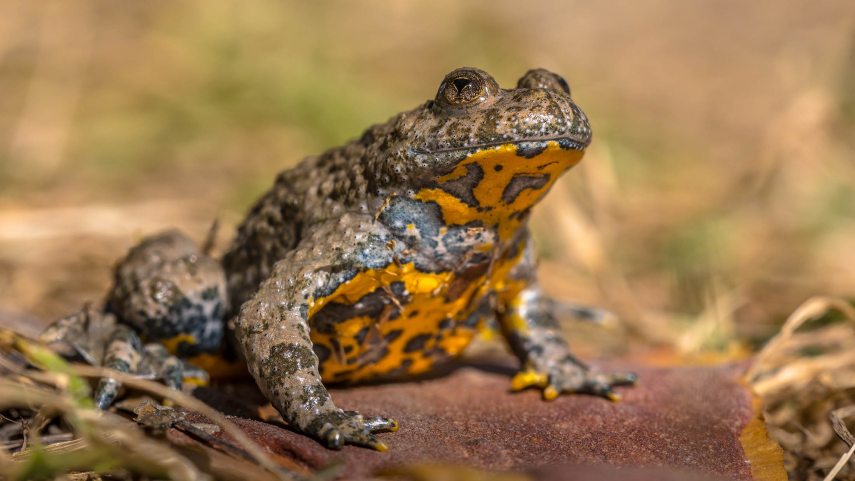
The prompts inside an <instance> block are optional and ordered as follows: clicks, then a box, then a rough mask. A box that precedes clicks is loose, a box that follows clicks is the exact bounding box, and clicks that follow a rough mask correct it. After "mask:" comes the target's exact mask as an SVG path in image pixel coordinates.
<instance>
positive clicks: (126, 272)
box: [106, 230, 228, 358]
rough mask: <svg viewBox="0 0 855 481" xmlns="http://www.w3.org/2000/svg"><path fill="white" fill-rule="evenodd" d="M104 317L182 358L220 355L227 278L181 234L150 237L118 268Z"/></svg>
mask: <svg viewBox="0 0 855 481" xmlns="http://www.w3.org/2000/svg"><path fill="white" fill-rule="evenodd" d="M106 309H107V311H108V312H111V313H113V314H115V315H116V317H117V318H118V319H119V322H121V323H123V324H127V325H129V326H132V327H133V328H134V329H135V330H136V331H137V332H138V333H139V334H140V337H141V338H142V340H143V341H145V342H159V343H162V344H163V345H164V346H166V348H167V349H168V350H169V351H170V352H171V353H172V354H175V355H177V356H180V357H182V358H189V357H192V356H196V355H199V354H206V353H217V352H219V351H220V350H221V349H222V347H223V346H222V344H223V338H224V330H225V329H224V327H225V322H224V317H225V313H226V311H227V310H228V302H227V294H226V280H225V273H224V271H223V269H222V267H221V266H220V264H219V263H218V262H217V261H216V260H214V259H213V258H211V257H209V256H207V255H206V254H204V253H203V252H202V250H201V249H200V248H199V246H198V245H197V244H196V243H195V242H193V241H192V240H191V239H189V238H188V237H186V236H185V235H184V234H182V233H180V232H178V231H175V230H171V231H166V232H162V233H159V234H155V235H152V236H150V237H147V238H145V239H143V240H142V242H140V243H139V244H138V245H137V246H135V247H134V248H132V249H131V250H130V251H129V252H128V254H127V256H125V258H124V259H122V260H121V261H120V262H119V264H118V265H117V266H116V273H115V279H114V283H113V288H112V289H111V290H110V293H109V295H108V302H107V308H106Z"/></svg>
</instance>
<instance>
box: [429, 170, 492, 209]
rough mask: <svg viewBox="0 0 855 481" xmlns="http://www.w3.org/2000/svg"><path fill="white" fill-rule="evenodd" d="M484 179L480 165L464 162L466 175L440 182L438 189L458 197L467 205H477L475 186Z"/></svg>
mask: <svg viewBox="0 0 855 481" xmlns="http://www.w3.org/2000/svg"><path fill="white" fill-rule="evenodd" d="M483 179H484V169H482V168H481V166H480V165H478V164H475V163H472V164H466V175H464V176H463V177H458V178H457V179H454V180H449V181H447V182H441V183H440V184H439V185H438V186H439V188H440V189H442V190H444V191H445V192H448V193H449V194H451V195H453V196H454V197H457V198H458V199H460V200H461V201H462V202H463V203H465V204H466V205H468V206H469V207H478V206H479V203H478V199H476V198H475V187H478V184H480V183H481V180H483Z"/></svg>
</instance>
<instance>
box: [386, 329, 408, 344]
mask: <svg viewBox="0 0 855 481" xmlns="http://www.w3.org/2000/svg"><path fill="white" fill-rule="evenodd" d="M403 333H404V330H403V329H395V330H394V331H389V332H388V333H386V335H385V336H384V339H386V342H387V343H391V342H392V341H394V340H395V339H397V338H399V337H401V334H403Z"/></svg>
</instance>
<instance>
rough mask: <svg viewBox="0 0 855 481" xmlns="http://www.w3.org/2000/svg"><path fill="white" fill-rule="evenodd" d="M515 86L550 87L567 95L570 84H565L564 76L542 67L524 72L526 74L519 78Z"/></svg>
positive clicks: (530, 87)
mask: <svg viewBox="0 0 855 481" xmlns="http://www.w3.org/2000/svg"><path fill="white" fill-rule="evenodd" d="M517 88H528V89H552V90H556V91H561V92H564V93H565V94H568V95H569V94H570V86H569V85H567V81H566V80H564V77H562V76H560V75H558V74H557V73H552V72H550V71H549V70H546V69H542V68H537V69H533V70H529V71H528V72H526V74H525V75H523V76H522V78H520V80H519V82H517Z"/></svg>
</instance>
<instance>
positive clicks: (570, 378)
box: [48, 68, 634, 450]
mask: <svg viewBox="0 0 855 481" xmlns="http://www.w3.org/2000/svg"><path fill="white" fill-rule="evenodd" d="M590 139H591V131H590V128H589V126H588V121H587V118H586V117H585V115H584V114H583V113H582V111H581V110H580V109H579V108H578V107H577V106H576V104H575V103H574V102H573V100H572V99H571V97H570V89H569V87H568V86H567V83H566V82H565V81H564V79H562V78H561V77H559V76H558V75H555V74H553V73H551V72H548V71H546V70H532V71H529V72H528V73H526V75H524V76H523V77H522V78H521V79H520V80H519V82H518V84H517V87H516V88H514V89H501V88H500V87H499V86H498V84H497V83H496V81H495V80H494V79H493V78H492V77H490V76H489V75H488V74H486V73H485V72H483V71H481V70H478V69H473V68H463V69H458V70H455V71H453V72H451V73H450V74H448V75H447V76H446V78H445V79H444V80H443V81H442V83H441V85H440V87H439V91H438V92H437V95H436V97H435V98H434V99H433V100H430V101H428V102H426V103H424V104H423V105H421V106H419V107H417V108H415V109H413V110H411V111H409V112H404V113H401V114H399V115H397V116H395V117H393V118H391V119H390V120H389V121H388V122H386V123H384V124H379V125H375V126H373V127H371V128H369V129H368V130H367V131H365V133H364V134H363V135H362V136H361V137H360V138H359V139H357V140H355V141H353V142H350V143H348V144H346V145H344V146H342V147H339V148H335V149H331V150H329V151H327V152H325V153H323V154H321V155H319V156H316V157H310V158H307V159H305V160H304V161H303V162H301V163H300V164H298V165H297V166H296V167H294V168H293V169H290V170H287V171H285V172H282V173H281V174H280V175H279V176H278V177H277V179H276V181H275V183H274V185H273V187H272V188H271V189H270V190H269V191H268V192H267V193H265V194H264V195H263V196H262V197H261V198H260V199H259V200H258V202H257V203H256V204H255V206H254V207H253V208H252V209H251V211H250V212H249V214H248V215H247V217H246V219H245V221H244V222H243V223H242V224H241V226H240V227H239V230H238V234H237V236H236V238H235V239H234V241H233V242H232V244H231V246H230V248H229V249H228V251H227V252H226V254H225V255H224V257H223V258H222V260H221V265H222V270H221V269H220V268H219V267H218V266H217V265H216V264H215V263H214V262H213V261H212V260H211V259H209V258H208V257H206V256H205V255H203V254H201V253H199V252H198V249H197V248H196V246H195V245H194V244H193V243H192V242H191V241H189V240H188V239H186V238H185V237H183V236H182V235H181V234H179V233H177V232H168V233H164V234H161V235H159V236H154V237H152V238H149V239H146V240H145V241H143V243H142V244H140V246H138V247H136V248H135V249H133V250H132V251H131V252H130V253H129V255H128V257H127V258H126V259H125V260H123V261H122V262H121V263H120V264H119V266H118V268H117V270H116V282H115V286H114V289H113V290H112V292H111V294H110V301H109V304H108V314H107V315H108V316H109V315H111V314H115V316H116V317H118V319H119V322H121V323H123V324H125V325H130V326H133V327H134V328H135V329H136V330H137V332H139V333H140V334H141V336H142V337H143V339H144V340H145V341H152V340H162V341H169V340H170V339H173V340H174V339H175V337H176V336H181V335H184V334H190V335H191V338H192V339H193V342H189V343H185V344H182V345H181V348H180V349H179V351H180V352H179V353H178V354H181V355H187V354H194V353H198V352H211V351H212V350H213V349H215V347H216V346H217V345H219V344H220V340H221V338H222V326H223V317H222V316H223V311H224V310H225V308H226V306H227V305H228V306H231V312H230V313H229V314H228V318H231V319H233V328H234V337H235V339H236V341H237V344H238V346H237V348H238V350H239V352H240V353H241V354H242V356H243V358H244V359H245V361H246V364H247V366H248V369H249V371H250V373H251V374H252V376H253V377H254V378H255V380H256V382H257V383H258V386H259V387H260V388H261V390H262V391H263V392H264V394H265V395H266V396H267V398H268V399H269V400H270V401H271V403H272V404H273V405H274V406H275V407H276V409H277V410H278V411H279V412H280V413H281V414H282V416H283V417H284V418H285V419H286V420H287V421H288V422H289V423H290V424H291V425H292V426H294V427H295V428H297V429H299V430H300V431H302V432H304V433H306V434H308V435H310V436H313V437H315V438H316V439H319V440H321V441H323V442H325V443H326V444H327V445H328V446H330V447H333V448H339V447H341V446H342V445H344V444H347V443H350V444H358V445H363V446H368V447H374V448H376V449H381V450H382V449H385V446H384V445H383V444H382V443H381V442H380V441H378V440H377V438H376V437H375V436H374V433H376V432H378V431H383V430H394V429H396V428H397V424H396V423H395V422H394V421H392V420H391V419H387V418H384V417H364V416H362V415H360V414H359V413H356V412H352V411H343V410H341V409H339V408H338V407H336V405H335V404H334V402H333V400H332V399H331V397H330V395H329V393H328V392H327V390H326V388H325V387H324V384H323V382H322V379H328V378H330V379H331V380H333V381H336V380H342V381H346V380H347V377H348V376H349V375H351V374H353V373H356V372H358V371H359V370H360V369H367V368H370V367H371V366H372V365H378V366H379V365H380V363H381V362H382V361H389V360H393V359H394V360H396V359H401V362H400V365H399V366H392V367H391V368H388V367H384V368H383V369H387V370H386V371H385V372H381V373H379V374H378V376H381V377H382V376H387V375H388V376H394V375H397V374H406V373H407V372H408V371H407V369H408V368H409V367H410V366H412V365H413V364H414V363H416V362H422V365H424V363H425V362H426V361H425V360H428V361H429V365H433V364H434V363H435V362H439V361H441V360H442V359H444V358H447V357H450V356H452V355H454V354H455V353H456V351H454V352H449V351H447V350H446V349H450V348H448V347H447V346H446V345H444V344H443V343H442V342H443V340H444V339H454V340H459V339H469V338H470V337H468V335H469V334H470V333H472V332H474V331H475V330H476V329H477V328H478V327H479V325H480V324H481V323H482V322H483V319H484V318H485V317H495V318H497V320H498V321H499V324H500V326H501V327H502V330H503V332H504V334H505V337H506V339H507V340H508V343H509V345H510V346H511V349H512V350H513V352H514V353H515V354H516V355H517V356H518V357H519V359H520V361H521V364H522V367H523V372H536V373H537V374H538V375H542V376H541V378H542V381H541V382H540V384H539V385H538V386H539V387H544V388H547V389H551V390H552V392H554V393H558V392H588V393H593V394H596V395H600V396H605V397H611V396H612V386H613V385H619V384H625V383H628V382H631V381H632V380H633V379H634V378H633V377H632V376H631V375H617V376H609V375H603V374H598V373H595V372H592V371H591V370H589V369H588V368H587V367H586V366H585V365H584V364H582V363H581V362H579V361H578V360H576V359H575V358H574V357H573V356H572V355H571V354H570V351H569V349H568V347H567V344H566V342H565V341H564V339H563V338H562V337H561V336H560V334H559V330H558V326H557V323H556V321H555V318H554V316H553V312H552V311H553V309H552V302H551V301H550V300H549V299H547V298H546V297H545V296H544V295H543V294H542V293H541V291H540V289H539V288H538V286H537V279H536V275H535V269H534V257H533V255H532V248H531V242H530V239H529V237H530V236H529V233H528V230H527V228H526V226H525V224H526V223H525V220H527V217H528V214H529V208H530V205H528V206H524V207H520V210H516V211H514V210H512V209H510V208H509V206H513V205H515V204H514V202H515V200H516V199H517V197H518V196H520V195H521V194H522V193H524V192H526V191H529V190H532V191H535V192H537V191H539V190H540V189H545V188H548V186H549V185H551V182H552V181H554V180H555V179H554V177H553V176H557V175H560V172H557V173H551V174H550V173H545V172H549V171H548V170H538V169H545V168H546V167H547V164H543V165H539V164H538V162H539V161H538V158H539V157H538V156H539V155H540V154H541V153H542V152H544V151H545V150H546V149H547V148H554V147H552V146H555V145H557V146H558V148H560V149H562V150H565V151H575V152H576V153H579V152H578V151H581V150H583V149H584V148H585V147H587V145H588V144H589V142H590ZM509 146H510V147H511V148H512V149H513V150H512V151H511V152H512V154H510V155H511V157H513V159H510V160H508V161H509V162H515V163H520V164H519V165H520V166H526V167H525V168H526V169H529V170H527V171H525V172H524V173H522V174H516V173H515V174H513V178H510V179H509V180H507V179H506V180H504V181H501V182H503V184H496V182H499V180H497V179H502V178H505V177H501V175H499V174H498V172H501V171H502V167H503V166H501V165H493V164H482V163H477V162H475V161H468V159H475V158H481V157H477V155H478V154H480V153H487V154H490V152H492V151H496V152H499V151H502V152H506V151H507V148H508V147H509ZM501 149H506V150H501ZM514 153H515V155H514ZM490 155H492V154H490ZM495 158H498V157H495ZM503 158H505V157H503ZM506 160H507V159H506ZM467 162H468V163H467ZM553 163H554V162H553ZM460 166H464V167H465V173H464V174H463V175H460V176H456V177H453V178H452V177H444V176H446V175H447V174H450V173H452V172H453V171H455V169H456V168H457V167H460ZM488 166H489V168H488ZM485 169H486V171H485ZM493 170H495V172H493ZM507 172H511V171H510V170H509V171H507ZM479 186H488V187H496V188H499V189H502V190H498V191H496V192H499V193H500V194H501V196H500V197H501V199H500V201H495V200H491V201H490V202H491V203H490V204H485V203H484V202H485V201H482V200H479V198H478V195H476V189H477V188H478V187H479ZM439 191H441V192H444V193H445V194H448V195H449V196H451V197H452V198H453V199H456V200H455V201H453V202H458V203H462V204H464V205H465V206H467V207H466V208H468V209H471V211H472V212H476V213H477V215H476V217H475V218H473V219H471V220H467V221H466V222H465V223H454V222H451V221H449V220H448V219H447V218H445V214H444V211H443V209H444V208H445V207H446V206H443V205H441V204H440V203H438V201H432V200H424V199H423V198H422V197H419V195H421V194H420V193H424V192H439ZM544 193H545V191H544ZM535 201H536V200H535ZM496 202H498V203H496ZM449 205H451V204H449ZM455 205H456V204H455ZM494 209H495V210H494ZM495 213H500V215H499V216H498V217H497V215H494V214H495ZM482 215H483V217H481V216H482ZM502 216H504V217H502ZM509 225H510V226H512V227H511V229H512V230H511V232H510V234H509V233H508V231H507V229H504V228H503V227H502V226H509ZM503 229H504V230H503ZM402 265H412V266H414V267H413V268H414V269H415V271H416V273H418V274H424V275H425V277H426V278H430V276H431V275H433V274H438V275H442V276H446V277H444V278H447V279H451V280H450V281H449V282H448V283H447V284H445V285H439V286H437V287H436V289H435V296H437V297H434V294H433V291H431V294H429V299H430V300H434V299H439V298H440V297H439V296H441V299H442V302H444V304H443V306H448V309H451V310H450V311H448V312H447V313H444V311H443V309H439V310H433V311H431V312H430V313H424V312H422V313H420V314H418V315H417V313H416V312H412V310H417V309H418V307H419V306H422V305H424V304H418V303H414V304H412V305H410V303H411V301H412V299H413V298H414V296H415V295H416V293H412V292H408V290H407V289H408V288H407V287H406V286H405V285H404V283H403V282H400V281H396V282H391V283H390V284H389V285H382V286H380V287H378V288H377V289H374V288H373V287H371V288H368V287H367V288H366V289H370V290H366V291H365V292H361V291H360V292H351V291H348V292H349V295H354V296H361V297H359V299H357V300H349V298H346V299H344V300H342V299H343V298H340V297H335V296H334V295H333V294H334V293H335V292H336V290H337V289H338V288H340V287H348V286H350V284H348V281H350V280H352V279H354V278H355V276H357V275H360V274H364V273H379V272H385V271H384V270H385V269H391V268H394V267H395V266H402ZM502 266H513V267H512V269H511V270H510V271H509V272H510V273H509V274H508V276H509V279H508V280H509V281H513V282H516V283H517V284H522V285H524V286H525V287H524V289H523V290H522V292H521V293H520V294H518V295H517V294H514V295H516V296H517V297H516V298H515V300H514V302H510V301H509V300H508V299H507V295H510V294H507V293H508V292H510V291H501V292H500V290H499V289H493V288H492V284H490V283H491V282H495V280H494V278H493V277H494V276H491V274H490V273H491V272H493V271H494V269H497V268H499V267H502ZM356 285H359V284H356ZM416 288H418V287H417V285H416ZM226 289H227V295H226ZM502 293H505V294H506V295H505V297H504V298H503V297H502ZM419 295H421V296H425V295H426V294H424V293H422V294H419ZM463 296H468V297H463ZM318 299H329V300H330V303H329V304H322V305H321V308H320V310H319V311H313V310H312V309H313V306H315V301H316V300H318ZM419 299H420V300H419V302H430V301H425V300H424V297H421V298H419ZM502 299H504V300H502ZM227 301H228V302H227ZM408 307H412V309H411V311H407V310H406V309H407V308H408ZM310 312H313V314H312V315H310ZM405 312H407V316H408V317H405V316H403V314H404V313H405ZM409 316H411V317H412V318H413V319H414V323H411V324H406V323H404V321H405V320H406V319H410V317H409ZM366 317H367V318H369V319H371V321H370V322H372V323H373V324H371V325H370V326H366V327H365V328H363V329H362V330H360V331H359V333H357V334H356V336H355V337H354V338H351V339H340V338H337V337H336V336H337V332H338V331H337V330H336V328H337V327H338V326H340V325H344V324H345V323H348V322H351V323H352V322H353V321H359V320H360V319H365V318H366ZM73 318H74V317H73ZM74 319H76V321H75V322H70V321H68V320H63V321H59V322H58V323H57V324H56V325H55V326H54V327H53V328H52V329H53V331H50V330H49V332H50V334H51V335H50V336H48V337H51V338H54V339H56V338H60V339H64V340H67V341H70V342H71V343H72V344H73V345H75V346H79V345H81V344H86V345H88V346H89V347H90V350H91V348H92V346H91V344H92V343H93V342H95V341H91V340H87V339H85V337H86V336H85V333H84V334H81V332H83V331H85V329H81V327H80V326H81V322H80V319H82V317H81V316H78V317H76V318H74ZM519 319H522V324H523V325H520V321H519ZM416 320H417V321H418V322H416ZM112 322H114V323H115V321H112ZM360 322H361V321H360ZM395 322H398V324H394V323H395ZM390 325H395V326H400V328H398V327H389V326H390ZM384 329H385V330H384ZM408 329H409V331H408ZM425 329H427V330H425ZM114 330H115V334H113V335H110V334H109V330H108V334H107V335H104V334H100V335H99V336H95V337H98V338H99V339H100V342H101V343H106V344H107V345H108V346H109V347H108V348H107V349H106V351H105V352H103V354H101V352H102V351H104V349H101V351H98V352H96V354H94V355H90V356H89V357H90V358H93V359H94V362H104V363H110V364H111V365H115V366H116V367H117V368H119V369H122V370H131V371H133V369H134V366H138V367H137V369H138V370H147V371H151V372H154V373H155V374H154V375H155V376H157V377H160V378H162V379H166V380H167V382H168V383H171V384H173V385H174V384H175V381H174V380H175V379H176V376H180V369H179V367H176V360H174V358H171V356H169V355H168V353H166V352H164V351H162V350H157V349H156V348H154V347H150V346H146V347H144V348H142V356H141V357H139V356H137V355H135V354H133V353H131V354H129V351H128V346H131V345H133V344H134V342H135V341H134V339H133V337H129V336H132V333H133V331H130V330H122V329H114ZM99 332H100V331H99ZM313 335H319V336H321V337H319V338H318V339H321V340H323V342H320V341H319V342H316V343H313V341H312V336H313ZM324 336H326V337H324ZM81 338H84V339H81ZM354 339H355V340H356V341H357V342H356V344H354V343H353V342H352V341H354ZM345 341H350V342H349V343H348V342H345ZM136 342H137V344H139V342H138V341H136ZM113 344H115V346H113ZM345 345H346V347H343V346H345ZM354 346H356V347H354ZM80 350H81V349H79V348H78V351H80ZM96 350H97V349H96ZM84 351H85V349H84ZM131 351H133V352H140V348H139V346H138V345H137V346H136V347H135V348H134V349H132V350H131ZM93 359H90V362H92V361H93ZM333 360H335V361H336V362H337V363H338V364H335V363H333ZM328 364H331V365H335V366H345V368H346V369H350V367H353V371H348V370H344V371H341V370H340V371H339V372H337V373H333V374H330V373H327V372H326V369H327V368H328ZM387 364H389V363H388V362H387ZM125 365H127V368H126V366H125ZM384 366H385V365H384ZM339 369H340V368H339ZM366 372H369V371H366ZM372 372H373V371H372ZM336 376H343V377H342V378H341V379H339V378H337V377H336ZM538 379H540V378H538ZM170 380H171V381H170ZM105 382H107V383H108V384H109V380H108V381H105ZM108 388H109V389H107V390H108V391H109V392H108V393H106V394H105V395H104V399H105V402H106V403H107V404H109V402H108V401H109V400H110V399H112V396H115V392H114V391H115V389H114V386H113V385H109V386H108ZM546 392H547V391H544V394H546ZM555 395H557V394H555ZM108 398H109V399H108ZM99 402H100V401H99ZM102 404H103V403H102Z"/></svg>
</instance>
